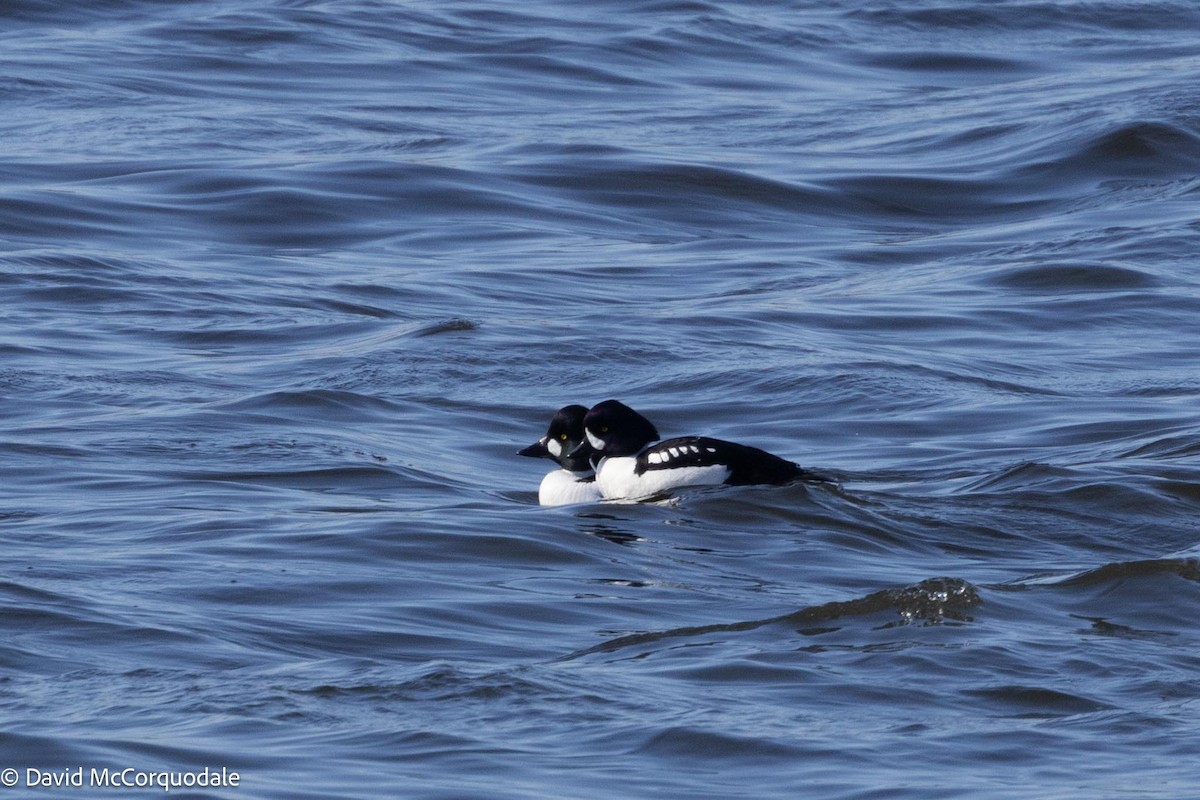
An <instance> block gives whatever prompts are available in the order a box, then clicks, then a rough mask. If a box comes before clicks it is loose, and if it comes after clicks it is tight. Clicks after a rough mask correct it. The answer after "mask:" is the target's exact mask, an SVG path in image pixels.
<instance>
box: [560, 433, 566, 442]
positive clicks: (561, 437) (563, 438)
mask: <svg viewBox="0 0 1200 800" xmlns="http://www.w3.org/2000/svg"><path fill="white" fill-rule="evenodd" d="M558 438H559V439H562V440H563V441H564V442H565V441H566V440H567V435H566V434H565V433H560V434H559V435H558Z"/></svg>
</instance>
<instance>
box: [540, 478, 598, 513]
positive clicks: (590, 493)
mask: <svg viewBox="0 0 1200 800" xmlns="http://www.w3.org/2000/svg"><path fill="white" fill-rule="evenodd" d="M600 499H601V497H600V489H599V487H597V486H596V482H595V481H581V480H579V476H578V475H577V474H576V473H574V472H568V471H567V470H565V469H556V470H554V471H553V472H547V473H546V477H544V478H542V484H541V486H539V487H538V503H540V504H541V505H544V506H565V505H567V504H569V503H595V502H597V501H599V500H600Z"/></svg>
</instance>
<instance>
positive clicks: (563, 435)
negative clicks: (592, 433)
mask: <svg viewBox="0 0 1200 800" xmlns="http://www.w3.org/2000/svg"><path fill="white" fill-rule="evenodd" d="M586 414H587V409H586V408H584V407H583V406H579V405H570V406H563V407H562V408H560V409H559V410H558V413H556V414H555V415H554V418H553V419H551V420H550V427H549V428H548V429H547V430H546V435H545V436H543V437H542V438H541V439H538V440H537V441H536V442H534V443H533V444H531V445H529V447H526V448H525V449H523V450H518V451H517V455H520V456H529V457H531V458H549V459H550V460H552V461H556V462H558V465H559V466H560V467H562V468H563V469H565V470H570V471H571V472H589V471H591V469H592V465H591V464H590V463H589V462H588V457H587V455H586V454H585V455H580V456H576V455H574V453H573V451H574V450H576V449H577V448H578V447H579V446H580V445H581V444H583V442H584V436H583V418H584V415H586Z"/></svg>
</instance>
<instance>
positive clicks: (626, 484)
mask: <svg viewBox="0 0 1200 800" xmlns="http://www.w3.org/2000/svg"><path fill="white" fill-rule="evenodd" d="M636 466H637V458H635V457H633V456H622V457H620V458H606V459H604V460H602V461H601V462H600V467H599V469H597V470H596V483H597V484H598V485H599V486H600V492H601V494H603V495H604V499H605V500H641V499H643V498H646V497H651V496H652V495H656V494H659V493H660V492H666V491H669V490H671V489H678V488H681V487H684V486H716V485H718V484H722V483H724V482H725V479H726V478H728V477H729V468H728V467H726V466H725V465H724V464H710V465H708V466H704V467H674V468H671V469H650V470H646V471H645V472H643V473H642V474H641V475H636V474H634V471H633V470H634V467H636Z"/></svg>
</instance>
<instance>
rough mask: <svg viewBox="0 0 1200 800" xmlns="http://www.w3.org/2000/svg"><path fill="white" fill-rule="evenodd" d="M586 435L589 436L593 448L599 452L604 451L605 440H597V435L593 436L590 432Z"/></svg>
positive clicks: (589, 442)
mask: <svg viewBox="0 0 1200 800" xmlns="http://www.w3.org/2000/svg"><path fill="white" fill-rule="evenodd" d="M584 433H585V434H586V435H587V440H588V444H590V445H591V446H592V447H594V448H596V449H597V450H603V449H604V442H603V440H601V439H597V438H596V436H595V434H593V433H592V432H591V431H590V430H585V431H584Z"/></svg>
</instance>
